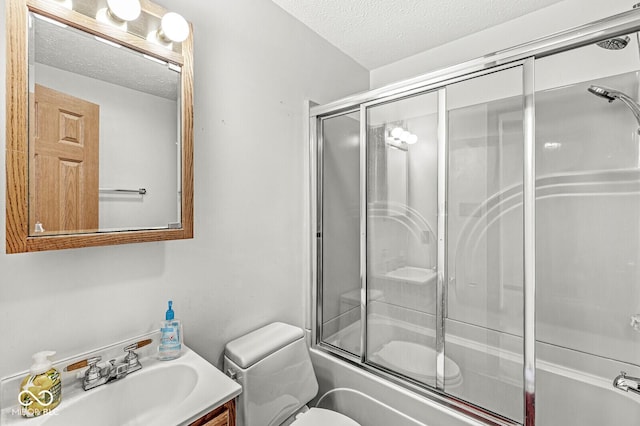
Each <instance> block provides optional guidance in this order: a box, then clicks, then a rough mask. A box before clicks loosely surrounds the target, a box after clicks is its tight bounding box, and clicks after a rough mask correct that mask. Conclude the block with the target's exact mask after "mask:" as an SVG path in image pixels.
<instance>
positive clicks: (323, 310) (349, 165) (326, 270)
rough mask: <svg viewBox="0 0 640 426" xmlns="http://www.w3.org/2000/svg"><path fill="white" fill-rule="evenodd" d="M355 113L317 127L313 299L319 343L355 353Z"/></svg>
mask: <svg viewBox="0 0 640 426" xmlns="http://www.w3.org/2000/svg"><path fill="white" fill-rule="evenodd" d="M359 117H360V115H359V113H347V114H340V115H336V116H332V117H328V118H325V119H323V120H322V122H321V131H322V139H321V141H320V144H319V150H318V151H319V152H318V158H319V160H320V161H319V163H320V164H319V172H320V179H319V182H320V183H321V185H320V187H319V192H320V199H321V200H322V202H321V203H320V204H319V207H320V211H319V212H318V217H319V219H320V224H321V225H320V235H321V236H322V238H321V239H320V241H321V245H320V246H319V247H318V255H319V266H320V268H319V271H318V273H319V280H318V283H319V286H320V288H319V290H320V291H319V295H320V296H321V297H320V300H321V306H320V307H319V308H318V309H319V314H320V315H321V317H320V318H321V320H322V340H323V341H324V342H326V343H328V344H330V345H332V346H334V347H336V348H339V349H342V350H344V351H346V352H348V353H350V354H353V355H359V354H360V335H361V332H360V329H361V323H360V288H361V280H360V195H359V194H360V121H359Z"/></svg>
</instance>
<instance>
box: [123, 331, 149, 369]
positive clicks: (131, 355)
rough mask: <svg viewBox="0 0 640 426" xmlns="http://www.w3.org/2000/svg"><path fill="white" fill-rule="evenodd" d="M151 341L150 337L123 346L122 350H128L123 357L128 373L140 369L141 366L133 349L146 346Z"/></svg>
mask: <svg viewBox="0 0 640 426" xmlns="http://www.w3.org/2000/svg"><path fill="white" fill-rule="evenodd" d="M152 341H153V340H152V339H146V340H141V341H139V342H135V343H132V344H130V345H128V346H125V347H124V351H125V352H128V354H126V355H125V357H124V362H125V363H126V364H127V371H128V372H129V373H132V372H134V371H136V370H140V369H141V368H142V365H141V364H140V361H138V354H136V353H135V352H134V351H135V350H136V349H140V348H141V347H143V346H147V345H148V344H149V343H151V342H152Z"/></svg>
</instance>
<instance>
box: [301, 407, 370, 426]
mask: <svg viewBox="0 0 640 426" xmlns="http://www.w3.org/2000/svg"><path fill="white" fill-rule="evenodd" d="M328 425H331V426H360V423H358V422H356V421H354V420H351V419H350V418H349V417H347V416H345V415H343V414H340V413H338V412H336V411H331V410H326V409H324V408H312V409H310V410H309V411H307V412H306V413H304V414H301V415H299V416H298V417H297V418H296V420H295V421H294V422H293V423H291V426H328Z"/></svg>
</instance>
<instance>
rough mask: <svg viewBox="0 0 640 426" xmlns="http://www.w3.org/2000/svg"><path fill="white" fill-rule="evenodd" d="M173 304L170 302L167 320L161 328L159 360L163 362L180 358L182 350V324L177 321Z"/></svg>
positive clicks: (166, 315)
mask: <svg viewBox="0 0 640 426" xmlns="http://www.w3.org/2000/svg"><path fill="white" fill-rule="evenodd" d="M172 306H173V302H172V301H171V300H169V309H167V312H166V313H165V317H164V318H165V320H164V321H162V326H161V327H160V345H158V358H159V359H160V360H161V361H169V360H172V359H176V358H178V357H179V356H180V352H181V350H182V324H181V323H180V320H177V319H175V314H174V312H173V309H172Z"/></svg>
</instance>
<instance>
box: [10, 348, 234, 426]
mask: <svg viewBox="0 0 640 426" xmlns="http://www.w3.org/2000/svg"><path fill="white" fill-rule="evenodd" d="M140 361H141V363H142V365H143V368H142V370H138V371H136V372H133V373H131V374H130V375H128V376H126V377H124V378H123V379H120V380H118V381H115V382H112V383H108V384H106V385H102V386H100V387H97V388H94V389H91V390H89V391H86V392H85V391H83V390H82V389H81V388H80V382H81V379H76V380H75V381H73V383H66V384H65V383H64V381H63V386H64V387H63V393H62V402H61V403H60V405H59V406H58V407H57V408H55V409H54V410H53V411H51V413H50V414H47V415H43V416H40V417H36V418H33V419H24V418H21V417H20V416H19V415H16V414H11V413H3V414H4V415H3V420H4V421H5V422H3V423H2V425H5V424H7V425H12V424H16V425H21V426H69V425H81V424H87V425H89V424H90V425H92V426H113V425H122V426H133V425H145V426H146V425H154V426H164V425H166V426H177V425H188V424H189V423H191V422H192V421H194V420H196V419H198V418H199V417H201V416H202V415H204V414H206V413H207V412H209V411H211V410H213V409H214V408H216V407H218V406H220V405H222V404H224V403H225V402H227V401H228V400H230V399H232V398H235V397H236V396H238V395H239V394H240V392H241V389H242V388H241V387H240V385H239V384H238V383H236V382H235V381H233V380H231V379H230V378H228V377H227V376H225V375H224V374H223V373H222V372H221V371H220V370H218V369H217V368H216V367H214V366H213V365H211V364H209V363H208V362H207V361H206V360H205V359H203V358H201V357H200V356H199V355H197V354H196V353H195V352H193V351H192V350H190V349H189V348H187V347H185V348H184V349H183V354H182V356H181V357H180V358H178V359H175V360H172V361H159V360H157V359H155V357H154V356H149V357H147V358H141V359H140ZM3 411H5V410H3Z"/></svg>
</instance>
